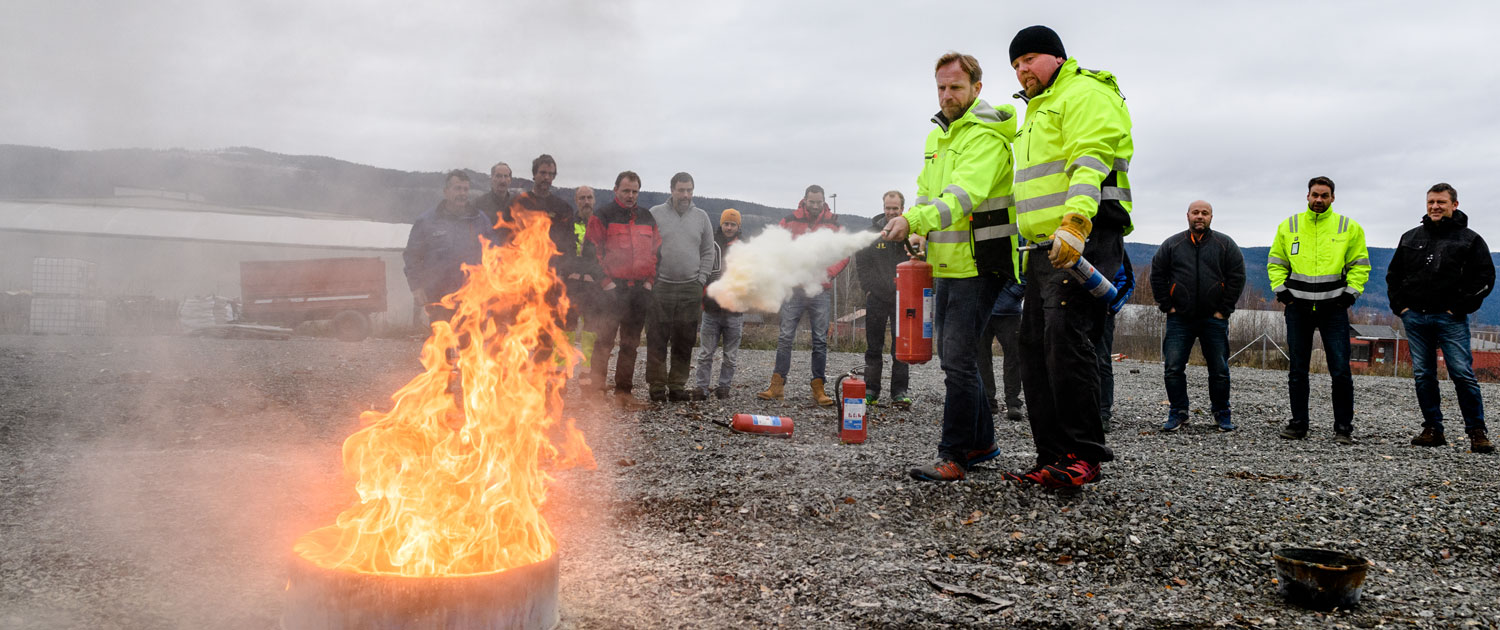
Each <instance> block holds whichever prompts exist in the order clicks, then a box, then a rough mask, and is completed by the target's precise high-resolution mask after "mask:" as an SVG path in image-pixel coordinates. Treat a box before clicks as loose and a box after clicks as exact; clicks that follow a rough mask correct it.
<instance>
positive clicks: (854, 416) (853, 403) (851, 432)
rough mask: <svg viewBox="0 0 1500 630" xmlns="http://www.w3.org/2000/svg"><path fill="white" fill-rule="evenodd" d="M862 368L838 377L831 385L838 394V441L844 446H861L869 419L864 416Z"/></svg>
mask: <svg viewBox="0 0 1500 630" xmlns="http://www.w3.org/2000/svg"><path fill="white" fill-rule="evenodd" d="M864 371H865V369H864V368H855V369H853V370H850V371H848V372H846V373H845V374H844V375H843V376H840V377H839V378H838V380H836V381H834V383H833V391H834V392H835V393H837V394H838V397H839V398H838V404H839V407H838V409H839V440H840V441H842V442H843V443H845V444H863V443H864V442H865V437H866V431H867V429H868V428H869V419H868V417H867V416H866V415H865V381H864V379H862V378H860V376H862V375H864Z"/></svg>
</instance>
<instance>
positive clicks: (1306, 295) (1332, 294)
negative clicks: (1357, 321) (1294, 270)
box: [1287, 287, 1344, 300]
mask: <svg viewBox="0 0 1500 630" xmlns="http://www.w3.org/2000/svg"><path fill="white" fill-rule="evenodd" d="M1287 290H1288V291H1291V292H1292V297H1295V298H1298V299H1302V300H1331V299H1333V298H1336V297H1338V296H1339V294H1340V293H1343V292H1344V289H1343V288H1342V287H1340V288H1337V289H1334V290H1332V291H1322V292H1320V293H1312V292H1310V291H1302V290H1300V289H1291V288H1289V289H1287Z"/></svg>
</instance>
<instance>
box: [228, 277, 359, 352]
mask: <svg viewBox="0 0 1500 630" xmlns="http://www.w3.org/2000/svg"><path fill="white" fill-rule="evenodd" d="M240 294H241V303H242V310H241V317H242V318H243V319H245V320H247V321H251V322H260V323H266V324H276V325H279V326H295V325H297V324H300V323H302V322H305V321H311V320H318V319H331V320H333V327H334V332H335V333H336V334H337V335H338V337H339V338H340V339H343V340H345V341H359V340H361V339H364V338H365V337H368V336H369V335H370V314H371V313H384V312H385V309H386V293H385V261H383V260H381V259H379V258H317V259H311V260H256V261H243V262H241V263H240Z"/></svg>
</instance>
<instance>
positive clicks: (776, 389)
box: [755, 374, 786, 400]
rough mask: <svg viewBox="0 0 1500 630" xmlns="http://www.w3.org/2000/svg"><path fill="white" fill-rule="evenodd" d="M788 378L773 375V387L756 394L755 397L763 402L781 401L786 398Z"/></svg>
mask: <svg viewBox="0 0 1500 630" xmlns="http://www.w3.org/2000/svg"><path fill="white" fill-rule="evenodd" d="M785 388H786V377H785V376H782V375H780V374H772V375H771V386H770V387H767V388H766V391H763V392H756V394H755V397H756V398H759V399H761V400H781V399H782V398H784V397H785V396H786V392H785V391H784V390H785Z"/></svg>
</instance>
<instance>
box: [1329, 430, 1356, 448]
mask: <svg viewBox="0 0 1500 630" xmlns="http://www.w3.org/2000/svg"><path fill="white" fill-rule="evenodd" d="M1333 441H1335V442H1338V443H1339V444H1343V445H1344V446H1353V445H1355V444H1358V442H1356V441H1355V440H1354V433H1352V432H1351V433H1334V434H1333Z"/></svg>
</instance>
